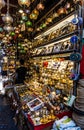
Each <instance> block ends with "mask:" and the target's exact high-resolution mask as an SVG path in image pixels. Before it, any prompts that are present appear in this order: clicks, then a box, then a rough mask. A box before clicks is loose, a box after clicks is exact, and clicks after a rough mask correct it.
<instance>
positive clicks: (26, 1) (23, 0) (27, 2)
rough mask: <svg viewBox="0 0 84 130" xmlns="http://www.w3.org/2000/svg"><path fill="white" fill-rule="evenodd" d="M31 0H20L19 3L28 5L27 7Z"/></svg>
mask: <svg viewBox="0 0 84 130" xmlns="http://www.w3.org/2000/svg"><path fill="white" fill-rule="evenodd" d="M30 3H31V2H30V0H18V4H19V5H20V6H24V5H25V6H27V7H29V6H30Z"/></svg>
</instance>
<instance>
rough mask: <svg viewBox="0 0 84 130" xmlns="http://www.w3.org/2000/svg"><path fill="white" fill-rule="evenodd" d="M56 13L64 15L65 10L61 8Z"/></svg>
mask: <svg viewBox="0 0 84 130" xmlns="http://www.w3.org/2000/svg"><path fill="white" fill-rule="evenodd" d="M57 13H58V15H62V14H66V9H65V8H63V7H61V8H60V9H58V11H57Z"/></svg>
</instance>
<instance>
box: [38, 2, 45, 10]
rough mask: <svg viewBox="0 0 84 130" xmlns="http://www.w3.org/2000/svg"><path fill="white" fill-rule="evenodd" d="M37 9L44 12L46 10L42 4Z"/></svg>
mask: <svg viewBox="0 0 84 130" xmlns="http://www.w3.org/2000/svg"><path fill="white" fill-rule="evenodd" d="M37 9H38V10H43V9H44V5H43V4H42V3H41V2H40V3H39V4H38V5H37Z"/></svg>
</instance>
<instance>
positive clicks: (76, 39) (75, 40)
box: [70, 35, 78, 44]
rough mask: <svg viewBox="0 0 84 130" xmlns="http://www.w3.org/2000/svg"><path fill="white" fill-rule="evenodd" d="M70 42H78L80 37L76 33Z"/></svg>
mask: <svg viewBox="0 0 84 130" xmlns="http://www.w3.org/2000/svg"><path fill="white" fill-rule="evenodd" d="M70 42H71V43H72V44H74V43H77V42H78V37H77V36H76V35H74V36H72V37H71V38H70Z"/></svg>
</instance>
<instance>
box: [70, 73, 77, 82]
mask: <svg viewBox="0 0 84 130" xmlns="http://www.w3.org/2000/svg"><path fill="white" fill-rule="evenodd" d="M78 78H79V74H75V73H73V74H71V75H70V79H71V80H74V81H75V80H78Z"/></svg>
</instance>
